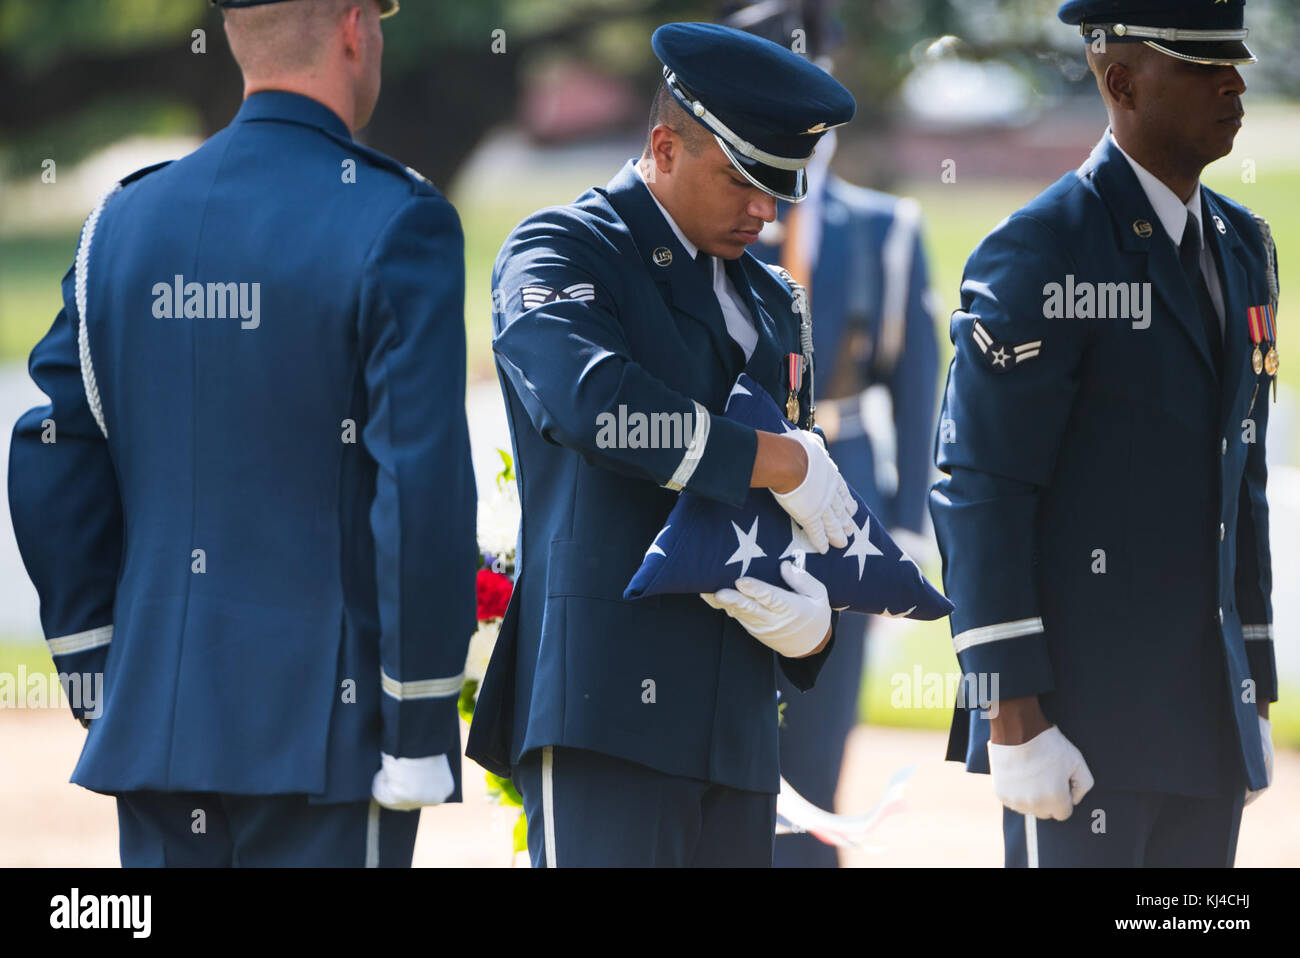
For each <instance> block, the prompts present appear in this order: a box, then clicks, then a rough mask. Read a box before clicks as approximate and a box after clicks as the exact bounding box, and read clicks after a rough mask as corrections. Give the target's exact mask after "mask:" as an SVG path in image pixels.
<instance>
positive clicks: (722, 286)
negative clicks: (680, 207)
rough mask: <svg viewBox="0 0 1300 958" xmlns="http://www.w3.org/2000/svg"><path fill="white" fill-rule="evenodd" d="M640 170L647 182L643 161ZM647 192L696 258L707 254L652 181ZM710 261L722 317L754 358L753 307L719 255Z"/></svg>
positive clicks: (747, 357)
mask: <svg viewBox="0 0 1300 958" xmlns="http://www.w3.org/2000/svg"><path fill="white" fill-rule="evenodd" d="M636 171H637V174H638V175H639V176H640V177H641V182H642V183H645V174H644V173H642V172H641V164H640V163H638V164H637V165H636ZM646 191H647V192H649V194H650V198H651V199H652V200H654V201H655V206H657V207H659V212H660V213H662V214H663V215H664V219H666V220H667V221H668V225H669V226H671V227H672V229H673V234H674V235H675V236H676V237H677V241H678V242H679V243H681V244H682V246H683V247H684V248H685V250H686V252H687V253H688V254H689V255H690V257H691V258H692V259H694V258H695V257H696V256H703V255H707V254H704V253H701V252H700V250H699V247H697V246H696V245H695V244H694V243H692V242H691V241H690V240H688V239H687V238H686V234H685V233H683V232H682V231H681V228H680V227H678V225H677V223H676V222H675V221H674V220H673V218H672V217H671V216H669V215H668V211H667V210H666V209H664V205H663V204H662V203H660V202H659V197H657V196H655V193H654V190H652V189H650V185H649V184H648V183H646ZM709 260H710V265H711V272H712V275H713V293H714V295H715V296H717V297H718V305H719V306H720V307H722V318H723V319H724V320H725V321H726V324H727V332H728V334H730V336H731V338H732V339H734V340H735V341H736V342H737V343H738V344H739V345H740V348H741V349H743V350H744V351H745V361H746V362H748V361H749V359H750V357H751V356H753V355H754V347H756V346H757V345H758V330H757V329H756V328H755V327H754V318H753V317H752V316H751V315H750V313H749V307H748V306H747V305H746V304H745V301H744V300H743V299H742V298H741V296H740V292H739V291H738V290H737V289H736V284H735V283H733V282H732V281H731V277H730V276H728V275H727V269H726V267H725V266H723V265H722V261H721V260H720V259H718V258H717V257H716V256H710V257H709Z"/></svg>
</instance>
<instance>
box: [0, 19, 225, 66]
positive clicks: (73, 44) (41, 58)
mask: <svg viewBox="0 0 1300 958" xmlns="http://www.w3.org/2000/svg"><path fill="white" fill-rule="evenodd" d="M207 15H208V5H207V3H206V2H203V0H185V2H177V0H53V2H50V0H0V57H3V58H6V59H9V60H11V61H15V62H17V63H19V64H20V65H22V66H24V67H33V66H36V65H38V64H41V63H43V62H45V61H47V60H51V59H54V58H56V57H58V56H60V55H62V54H64V53H67V52H68V51H77V50H87V51H94V52H95V53H97V54H103V53H112V52H117V51H125V52H129V51H131V50H133V49H139V48H140V47H145V46H153V45H156V44H159V43H171V42H176V43H186V42H188V40H189V35H190V31H191V30H193V29H194V28H195V27H197V26H200V25H205V26H209V25H210V24H206V23H205V22H204V21H205V19H206V18H207ZM212 39H214V38H212V37H209V40H212ZM107 79H109V80H110V82H111V78H107Z"/></svg>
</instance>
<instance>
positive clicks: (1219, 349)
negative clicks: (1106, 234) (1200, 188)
mask: <svg viewBox="0 0 1300 958" xmlns="http://www.w3.org/2000/svg"><path fill="white" fill-rule="evenodd" d="M1198 232H1199V231H1198V229H1197V219H1196V217H1195V216H1193V215H1192V214H1191V213H1190V212H1189V213H1188V214H1187V225H1186V226H1185V227H1184V228H1183V241H1182V242H1181V243H1179V244H1178V260H1179V262H1180V263H1182V265H1183V275H1184V276H1186V278H1187V285H1188V287H1190V289H1191V290H1192V294H1193V295H1194V296H1195V297H1196V305H1197V308H1198V310H1199V311H1200V314H1201V324H1202V325H1203V326H1204V327H1205V337H1206V340H1207V342H1208V343H1209V346H1210V356H1211V357H1213V359H1214V371H1215V373H1216V374H1217V375H1218V377H1219V379H1220V380H1222V379H1223V333H1222V332H1221V331H1220V329H1219V313H1218V311H1217V310H1215V308H1214V300H1213V299H1212V298H1211V297H1210V287H1209V285H1208V284H1207V283H1206V282H1205V272H1204V271H1203V270H1202V269H1201V237H1200V236H1198V235H1197V233H1198Z"/></svg>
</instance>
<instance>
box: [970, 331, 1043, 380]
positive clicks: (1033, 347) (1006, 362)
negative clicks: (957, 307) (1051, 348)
mask: <svg viewBox="0 0 1300 958" xmlns="http://www.w3.org/2000/svg"><path fill="white" fill-rule="evenodd" d="M970 338H971V339H972V340H974V341H975V345H976V346H978V347H979V349H980V352H981V353H982V354H983V355H984V361H985V363H987V365H988V367H989V369H991V370H993V371H994V372H998V373H1004V372H1006V371H1007V370H1008V369H1010V368H1011V367H1013V366H1019V365H1020V364H1021V363H1023V362H1026V361H1027V360H1030V359H1033V358H1034V357H1035V356H1037V355H1038V354H1039V353H1040V352H1041V351H1042V348H1043V341H1042V340H1041V339H1035V340H1033V341H1032V342H1028V343H1021V344H1020V345H1019V346H1011V345H1009V344H1007V343H999V342H995V341H994V339H993V337H992V336H990V335H989V331H988V330H987V329H985V328H984V324H983V323H981V322H980V321H979V320H978V319H977V320H975V323H974V325H972V326H971V332H970Z"/></svg>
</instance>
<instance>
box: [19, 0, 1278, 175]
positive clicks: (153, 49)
mask: <svg viewBox="0 0 1300 958" xmlns="http://www.w3.org/2000/svg"><path fill="white" fill-rule="evenodd" d="M298 2H307V0H298ZM826 2H833V0H822V3H823V4H824V3H826ZM1289 3H1290V0H1252V2H1251V4H1250V7H1249V10H1248V19H1249V21H1250V23H1251V25H1252V27H1253V28H1254V29H1253V31H1252V43H1253V44H1254V45H1255V46H1256V47H1257V52H1259V53H1260V55H1261V60H1262V61H1263V63H1262V64H1261V65H1260V67H1257V68H1253V69H1254V71H1255V72H1254V73H1253V75H1252V76H1251V77H1250V80H1251V82H1252V84H1256V83H1257V81H1262V83H1261V84H1259V85H1262V86H1263V87H1264V88H1266V89H1268V88H1272V89H1274V90H1279V91H1282V92H1287V93H1291V94H1294V93H1295V92H1296V90H1297V88H1300V65H1298V64H1297V63H1296V61H1294V59H1293V58H1291V57H1290V56H1289V52H1290V50H1291V49H1293V48H1294V47H1295V45H1296V42H1297V41H1298V40H1300V23H1297V22H1296V20H1295V18H1294V17H1292V16H1291V15H1290V11H1289V9H1288V7H1289ZM720 6H721V4H720V3H719V2H717V0H405V3H404V6H403V8H402V11H401V13H400V14H399V15H398V16H397V17H396V18H394V19H393V20H389V21H386V26H385V44H386V53H385V64H384V92H383V95H382V96H381V98H380V103H379V108H378V110H377V111H376V114H375V117H374V119H373V121H372V122H371V124H370V127H369V128H368V129H367V130H365V131H364V132H363V136H362V138H363V139H364V140H365V141H366V142H368V143H370V144H371V145H373V146H375V147H376V148H378V149H381V150H384V151H385V152H388V153H391V154H393V155H394V156H397V157H400V158H401V159H402V160H403V161H404V162H406V163H409V164H411V165H412V166H414V167H415V168H417V169H419V170H421V171H422V172H423V173H424V174H425V175H426V176H428V177H429V178H430V179H432V180H433V181H434V182H435V183H439V184H441V185H444V186H445V185H446V184H448V183H449V182H450V181H451V178H452V177H453V176H454V174H455V172H456V170H457V169H458V168H459V167H460V165H461V164H462V163H463V162H464V160H465V159H466V157H468V155H469V154H470V152H471V151H472V150H473V149H474V147H475V146H476V145H477V144H478V143H479V142H480V141H481V140H482V138H483V137H484V135H486V134H487V133H488V132H489V131H490V130H491V129H493V128H494V127H496V126H499V125H502V124H505V123H509V122H512V121H513V120H514V119H515V117H516V110H517V108H518V107H517V104H518V103H519V99H520V93H521V90H522V89H523V87H524V86H525V85H526V84H529V83H530V82H533V77H534V76H535V74H536V71H537V69H538V68H539V66H541V65H543V64H545V63H547V62H554V61H555V60H556V59H557V58H558V59H561V60H563V59H569V60H581V61H584V62H586V63H590V64H593V65H594V66H596V67H598V68H599V69H600V70H602V71H603V72H604V73H606V74H607V75H611V76H617V77H624V78H627V79H628V80H629V81H630V82H631V83H632V85H633V86H634V87H635V88H636V89H638V90H644V91H645V92H646V95H647V97H648V95H649V92H650V89H651V87H652V86H653V84H654V82H655V79H656V76H657V71H656V69H655V63H654V59H653V55H652V54H651V51H650V45H649V43H648V42H647V37H648V35H649V33H650V31H651V30H653V28H654V27H655V26H657V25H659V24H660V23H664V22H667V21H669V20H675V19H692V20H702V19H712V18H713V16H715V15H716V14H717V13H718V12H719V9H720ZM733 6H734V3H733ZM839 7H840V10H839V15H840V18H841V19H842V21H843V24H844V34H845V35H844V40H843V42H842V44H841V45H840V47H839V49H838V50H837V52H836V54H835V61H836V64H835V70H836V74H837V76H839V77H840V78H841V79H842V80H843V81H844V82H845V84H846V85H847V86H848V87H849V88H850V89H852V90H853V91H854V93H855V94H856V95H857V98H858V104H859V114H858V115H859V119H858V121H857V122H856V123H855V124H854V126H853V128H852V130H853V131H854V132H856V133H859V134H862V133H867V134H870V135H872V136H876V137H878V136H879V133H880V131H881V129H882V128H884V127H885V126H887V125H888V123H889V122H890V119H891V116H892V112H893V104H894V103H895V102H896V94H897V91H898V87H899V85H900V84H901V83H902V82H903V80H904V79H905V78H906V76H907V74H908V73H909V72H910V71H911V70H912V69H913V67H914V65H915V64H916V63H918V62H920V61H921V59H922V58H924V57H925V56H933V55H937V54H942V55H957V56H966V57H971V58H974V59H993V58H996V59H1003V60H1006V61H1007V62H1009V63H1011V64H1012V65H1014V66H1016V67H1017V68H1019V69H1021V70H1022V71H1025V72H1027V73H1030V74H1033V76H1034V82H1035V84H1036V85H1037V86H1039V87H1040V88H1043V87H1046V88H1049V89H1053V88H1055V89H1067V90H1068V89H1070V88H1071V82H1073V84H1074V86H1076V87H1077V86H1078V85H1079V84H1078V81H1079V79H1080V76H1081V64H1082V55H1081V51H1080V49H1079V46H1080V43H1079V41H1078V38H1077V37H1073V36H1071V33H1070V30H1069V28H1066V27H1064V26H1063V25H1062V24H1060V23H1059V22H1057V20H1056V19H1055V16H1054V13H1055V9H1056V7H1057V0H846V2H843V3H841V4H840V5H839ZM195 30H203V31H205V34H206V35H205V40H206V52H204V53H196V52H193V46H194V42H195V41H194V39H193V31H195ZM945 35H952V36H954V37H959V38H961V39H960V40H959V41H958V40H952V41H946V42H944V43H941V44H938V45H935V42H934V41H936V40H937V39H938V38H940V37H944V36H945ZM502 44H504V52H502ZM1257 88H1258V86H1257ZM0 91H3V95H0V172H3V171H4V168H8V169H10V170H17V169H22V170H24V171H32V170H35V169H38V168H39V162H40V158H42V157H44V156H58V157H61V158H62V159H63V160H64V161H65V162H66V161H71V160H75V159H77V158H79V157H80V156H82V155H84V154H85V153H87V152H90V151H92V150H94V149H98V148H100V147H102V146H105V145H107V144H108V143H110V142H112V141H114V140H116V139H119V138H121V137H123V136H126V135H129V134H132V133H139V132H191V133H196V134H200V135H208V134H210V133H212V132H214V131H215V130H217V129H219V128H220V127H222V126H223V125H225V124H226V123H227V122H229V119H230V117H231V116H233V115H234V113H235V111H236V110H237V109H238V106H239V100H240V91H241V84H240V79H239V74H238V70H237V69H236V67H235V65H234V63H233V61H232V60H231V58H230V55H229V51H228V49H227V47H226V42H225V37H224V34H223V31H222V28H221V17H220V14H219V12H218V11H216V10H215V9H213V8H212V7H210V6H209V5H208V4H207V3H206V2H204V0H0Z"/></svg>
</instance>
